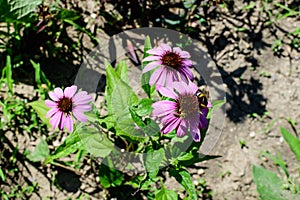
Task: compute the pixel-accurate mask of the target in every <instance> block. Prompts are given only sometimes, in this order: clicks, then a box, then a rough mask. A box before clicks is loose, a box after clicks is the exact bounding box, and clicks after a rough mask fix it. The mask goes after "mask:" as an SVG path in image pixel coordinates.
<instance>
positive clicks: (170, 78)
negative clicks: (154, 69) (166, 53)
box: [166, 70, 176, 87]
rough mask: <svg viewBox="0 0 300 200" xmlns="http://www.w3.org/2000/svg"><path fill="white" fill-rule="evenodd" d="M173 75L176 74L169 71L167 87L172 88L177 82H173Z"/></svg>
mask: <svg viewBox="0 0 300 200" xmlns="http://www.w3.org/2000/svg"><path fill="white" fill-rule="evenodd" d="M173 73H176V72H175V71H173V70H168V71H167V73H166V87H170V86H172V83H173V82H174V81H175V80H173Z"/></svg>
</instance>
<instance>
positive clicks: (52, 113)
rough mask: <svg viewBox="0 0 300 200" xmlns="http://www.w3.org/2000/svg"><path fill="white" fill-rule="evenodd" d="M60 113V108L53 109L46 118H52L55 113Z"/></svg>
mask: <svg viewBox="0 0 300 200" xmlns="http://www.w3.org/2000/svg"><path fill="white" fill-rule="evenodd" d="M57 112H60V111H59V109H58V108H52V109H51V110H49V111H48V112H47V114H46V118H49V117H52V115H54V114H55V113H57Z"/></svg>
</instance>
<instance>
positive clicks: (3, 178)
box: [0, 168, 6, 181]
mask: <svg viewBox="0 0 300 200" xmlns="http://www.w3.org/2000/svg"><path fill="white" fill-rule="evenodd" d="M0 178H1V179H2V181H5V180H6V177H5V175H4V173H3V171H2V169H1V168H0Z"/></svg>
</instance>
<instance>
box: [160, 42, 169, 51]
mask: <svg viewBox="0 0 300 200" xmlns="http://www.w3.org/2000/svg"><path fill="white" fill-rule="evenodd" d="M159 46H160V47H161V48H162V49H163V50H164V51H165V52H170V51H172V48H171V47H170V46H169V45H167V44H165V43H161V44H160V45H159Z"/></svg>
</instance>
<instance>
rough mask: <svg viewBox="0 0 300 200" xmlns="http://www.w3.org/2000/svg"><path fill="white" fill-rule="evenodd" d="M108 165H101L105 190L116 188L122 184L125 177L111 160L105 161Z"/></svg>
mask: <svg viewBox="0 0 300 200" xmlns="http://www.w3.org/2000/svg"><path fill="white" fill-rule="evenodd" d="M104 162H105V163H107V165H106V164H103V162H102V164H101V166H100V168H99V178H100V183H101V185H102V186H103V187H104V188H109V187H116V186H119V185H121V184H122V182H123V180H124V177H123V174H122V173H121V172H120V171H118V170H116V169H114V168H113V166H112V163H111V161H110V160H109V158H105V160H104Z"/></svg>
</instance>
